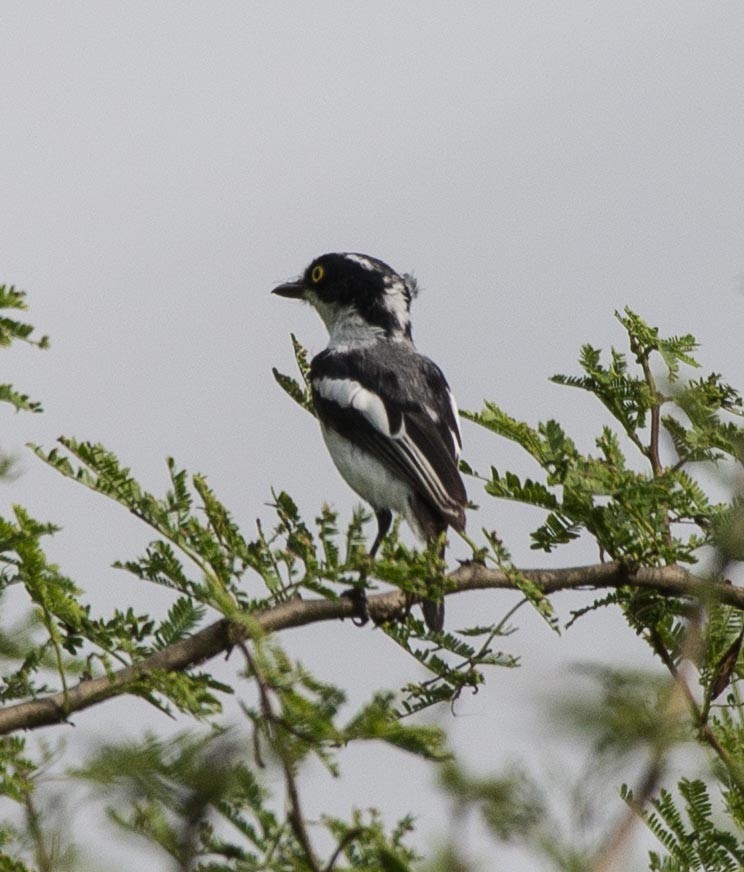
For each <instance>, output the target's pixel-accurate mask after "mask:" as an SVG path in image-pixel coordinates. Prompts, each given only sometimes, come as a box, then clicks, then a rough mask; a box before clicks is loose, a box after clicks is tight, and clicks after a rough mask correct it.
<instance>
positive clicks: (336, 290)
mask: <svg viewBox="0 0 744 872" xmlns="http://www.w3.org/2000/svg"><path fill="white" fill-rule="evenodd" d="M416 291H417V289H416V281H415V279H414V278H413V277H412V276H409V275H402V276H401V275H399V274H398V273H396V272H395V270H393V269H391V268H390V267H389V266H388V265H387V264H386V263H383V262H382V261H381V260H377V258H374V257H368V256H367V255H366V254H348V253H346V254H323V255H321V256H320V257H316V258H315V260H314V261H313V262H312V263H311V264H310V266H308V268H307V269H306V270H305V272H304V273H303V275H302V277H301V278H299V279H296V280H295V281H291V282H286V283H285V284H283V285H279V287H277V288H274V290H273V291H272V293H274V294H278V295H279V296H280V297H290V298H294V299H298V300H305V301H306V302H308V303H310V304H311V305H312V306H314V308H315V309H317V311H318V314H319V315H320V317H321V318H322V319H323V321H324V322H325V325H326V327H327V328H328V332H329V333H330V337H331V342H332V343H337V344H342V343H345V342H352V341H365V340H367V341H368V340H371V339H374V338H381V337H385V338H388V339H397V340H410V339H411V321H410V317H409V311H410V307H411V300H412V298H413V297H414V296H415V295H416Z"/></svg>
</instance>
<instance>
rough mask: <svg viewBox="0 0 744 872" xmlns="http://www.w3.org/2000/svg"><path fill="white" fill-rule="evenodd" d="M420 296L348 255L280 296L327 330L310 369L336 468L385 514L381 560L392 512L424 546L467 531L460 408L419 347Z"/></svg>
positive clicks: (407, 281)
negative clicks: (416, 309)
mask: <svg viewBox="0 0 744 872" xmlns="http://www.w3.org/2000/svg"><path fill="white" fill-rule="evenodd" d="M416 291H417V288H416V282H415V280H414V279H413V278H412V277H411V276H409V275H399V274H398V273H396V272H395V271H394V270H393V269H391V268H390V267H389V266H388V265H387V264H385V263H383V262H382V261H381V260H377V259H376V258H374V257H368V256H367V255H364V254H349V253H345V254H324V255H321V257H318V258H316V259H315V260H314V261H313V262H312V263H311V264H310V266H308V268H307V269H306V270H305V272H304V274H303V275H302V277H301V278H299V279H297V280H295V281H290V282H287V283H286V284H283V285H280V286H279V287H277V288H274V290H273V293H274V294H278V295H279V296H281V297H291V298H295V299H300V300H305V301H306V302H308V303H310V304H311V305H312V306H313V307H314V308H315V309H316V310H317V311H318V314H319V315H320V317H321V318H322V319H323V321H324V322H325V325H326V327H327V328H328V333H329V342H328V347H327V348H326V349H325V350H324V351H321V353H320V354H318V355H317V356H316V357H314V358H313V360H312V363H311V365H310V379H311V387H312V395H313V401H314V404H315V409H316V412H317V415H318V419H319V420H320V426H321V430H322V432H323V437H324V439H325V443H326V445H327V447H328V450H329V452H330V454H331V457H332V458H333V462H334V463H335V465H336V468H337V469H338V471H339V472H340V473H341V475H342V476H343V478H344V479H345V480H346V482H347V483H348V484H349V485H350V486H351V487H352V488H353V490H355V491H356V493H357V494H359V496H360V497H362V499H363V500H365V501H366V502H368V503H369V504H370V505H371V506H372V508H373V509H374V511H375V514H376V516H377V524H378V532H377V536H376V538H375V541H374V544H373V545H372V548H371V551H370V554H371V555H372V556H374V554H375V553H376V551H377V549H378V547H379V545H380V542H381V541H382V540H383V538H384V537H385V534H386V533H387V532H388V530H389V528H390V524H391V521H392V513H393V512H398V513H399V514H400V515H402V516H403V518H404V519H405V520H406V521H407V522H408V524H409V525H410V526H411V528H412V529H413V531H414V533H415V534H416V535H417V536H418V537H419V538H420V539H422V540H424V541H431V540H432V539H435V538H437V537H438V536H440V534H441V533H443V532H444V531H445V530H446V529H447V527H448V526H450V527H454V529H455V530H464V528H465V505H466V503H467V496H466V494H465V487H464V485H463V483H462V479H461V478H460V473H459V472H458V468H457V460H458V457H459V455H460V450H461V447H462V440H461V436H460V426H459V417H458V412H457V405H456V403H455V400H454V398H453V396H452V393H451V391H450V389H449V386H448V384H447V381H446V379H445V377H444V375H443V374H442V371H441V370H440V369H439V367H438V366H437V365H436V364H435V363H433V362H432V361H431V360H429V358H428V357H424V356H423V355H422V354H419V353H418V352H417V351H416V349H415V347H414V345H413V340H412V338H411V319H410V306H411V300H412V298H413V297H414V296H415V295H416ZM422 608H423V612H424V618H425V620H426V623H427V626H428V627H429V628H430V629H431V630H435V631H439V630H441V629H442V627H443V626H444V604H443V603H442V602H441V601H438V602H435V601H433V600H425V601H424V602H423V604H422Z"/></svg>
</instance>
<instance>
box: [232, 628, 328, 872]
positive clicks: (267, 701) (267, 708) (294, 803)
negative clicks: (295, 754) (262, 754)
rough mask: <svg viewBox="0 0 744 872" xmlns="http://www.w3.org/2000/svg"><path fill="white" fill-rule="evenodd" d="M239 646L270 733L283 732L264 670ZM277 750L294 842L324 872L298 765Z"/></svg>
mask: <svg viewBox="0 0 744 872" xmlns="http://www.w3.org/2000/svg"><path fill="white" fill-rule="evenodd" d="M238 646H239V648H240V650H241V651H242V652H243V656H244V657H245V661H246V663H247V664H248V669H249V670H250V672H251V674H252V675H253V677H254V678H255V680H256V684H257V686H258V696H259V700H260V705H261V713H262V714H263V716H264V718H265V720H266V723H267V724H268V725H269V727H270V729H277V728H278V729H281V728H282V726H283V724H282V722H281V720H280V719H279V718H277V716H276V714H275V712H274V706H273V704H272V702H271V693H270V690H271V688H270V686H269V684H268V683H267V681H266V679H265V678H264V676H263V673H262V671H261V669H260V668H259V667H258V665H257V664H256V661H255V659H254V658H253V656H252V655H251V652H250V651H249V650H248V646H247V645H246V644H245V642H243V641H240V642H238ZM274 750H275V751H276V753H277V756H278V757H279V759H280V760H281V763H282V770H283V772H284V783H285V785H286V788H287V800H288V802H289V814H288V815H287V818H288V820H289V823H290V826H291V827H292V832H293V833H294V834H295V838H296V839H297V841H298V842H299V843H300V845H301V846H302V850H303V851H304V853H305V858H306V860H307V863H308V866H309V867H310V869H311V872H321V868H320V863H319V861H318V858H317V857H316V855H315V850H314V848H313V844H312V842H311V841H310V834H309V833H308V831H307V826H306V825H305V816H304V815H303V813H302V805H301V804H300V794H299V791H298V790H297V779H296V777H295V762H294V760H292V759H291V757H290V754H289V753H288V751H287V749H286V748H285V747H284V745H283V744H282V743H281V742H275V743H274Z"/></svg>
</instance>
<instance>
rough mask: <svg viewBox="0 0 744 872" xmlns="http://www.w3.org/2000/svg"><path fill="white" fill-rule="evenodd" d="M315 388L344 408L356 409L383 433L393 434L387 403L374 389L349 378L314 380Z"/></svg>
mask: <svg viewBox="0 0 744 872" xmlns="http://www.w3.org/2000/svg"><path fill="white" fill-rule="evenodd" d="M313 387H314V388H315V390H316V391H317V392H318V393H319V394H320V396H321V397H323V399H324V400H329V401H330V402H332V403H336V404H337V405H339V406H341V408H343V409H356V411H357V412H361V414H362V415H364V417H365V418H366V419H367V421H369V423H370V424H371V425H372V426H373V427H374V428H375V430H379V431H380V433H383V434H384V435H385V436H391V435H392V434H391V433H390V422H389V421H388V416H387V412H386V411H385V404H384V403H383V402H382V400H381V399H380V398H379V397H378V396H377V394H375V393H373V392H372V391H368V390H367V389H366V388H364V387H362V386H361V385H360V384H359V382H357V381H353V380H352V379H348V378H319V379H316V380H315V381H314V382H313Z"/></svg>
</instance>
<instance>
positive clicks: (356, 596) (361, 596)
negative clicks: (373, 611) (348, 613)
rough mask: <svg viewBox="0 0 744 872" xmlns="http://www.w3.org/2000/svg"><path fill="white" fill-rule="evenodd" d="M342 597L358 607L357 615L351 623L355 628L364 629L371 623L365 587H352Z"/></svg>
mask: <svg viewBox="0 0 744 872" xmlns="http://www.w3.org/2000/svg"><path fill="white" fill-rule="evenodd" d="M341 596H344V597H347V598H348V599H350V600H351V601H352V603H353V604H354V605H355V606H356V614H355V615H354V617H352V619H351V621H352V623H353V624H354V626H355V627H363V626H364V625H365V624H367V623H369V612H368V611H367V593H366V591H365V590H364V588H363V587H352V588H349V590H345V591H344V592H343V593H342V594H341Z"/></svg>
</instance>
